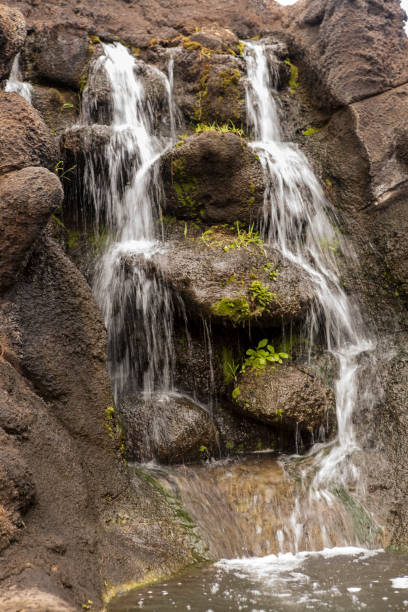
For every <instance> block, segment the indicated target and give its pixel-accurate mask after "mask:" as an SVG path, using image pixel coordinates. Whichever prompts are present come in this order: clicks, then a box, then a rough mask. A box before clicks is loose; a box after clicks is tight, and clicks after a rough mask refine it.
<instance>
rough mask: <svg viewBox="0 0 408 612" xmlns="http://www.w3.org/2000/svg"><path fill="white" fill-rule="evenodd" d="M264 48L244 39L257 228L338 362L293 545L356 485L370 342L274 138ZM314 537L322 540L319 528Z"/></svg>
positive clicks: (300, 171)
mask: <svg viewBox="0 0 408 612" xmlns="http://www.w3.org/2000/svg"><path fill="white" fill-rule="evenodd" d="M268 54H269V57H270V59H272V62H273V48H272V47H268V45H266V44H263V43H247V44H246V51H245V59H246V63H247V72H248V85H247V108H248V121H249V124H250V126H251V128H252V131H253V136H254V140H253V142H252V143H251V146H252V147H253V149H254V150H255V151H256V153H257V154H258V155H259V158H260V160H261V163H262V165H263V168H264V172H265V177H266V180H267V188H266V191H265V197H264V218H263V233H264V237H265V240H267V241H268V242H269V243H270V244H272V245H273V246H274V247H276V248H277V249H279V251H280V252H281V253H282V255H283V256H284V257H285V258H286V259H288V260H289V261H290V262H292V263H294V264H296V265H298V266H300V267H301V268H302V269H303V270H304V272H305V274H306V275H307V277H308V278H310V281H311V283H312V285H313V287H314V291H315V296H316V299H315V305H314V306H313V308H312V310H311V312H310V315H309V320H308V328H309V335H310V340H311V341H313V339H314V338H315V337H316V335H317V334H318V333H319V331H320V327H321V325H323V332H324V336H325V342H326V346H327V350H328V351H329V352H330V353H331V354H332V355H333V356H334V357H335V358H336V360H337V362H338V378H337V382H336V389H335V391H336V413H337V425H338V434H337V439H336V440H335V441H334V442H333V443H331V444H330V445H325V447H324V449H321V450H320V451H319V452H317V453H316V450H317V449H318V448H319V447H317V448H315V449H313V450H312V453H314V454H315V457H314V463H313V467H312V468H311V469H312V472H310V470H306V472H305V474H304V477H305V479H307V480H308V484H309V485H310V486H309V489H308V491H309V493H308V496H307V497H308V499H307V506H308V507H306V506H305V505H303V507H302V508H299V505H298V506H297V509H295V512H294V514H293V516H292V523H293V529H292V538H291V539H292V541H293V539H294V541H295V543H296V542H297V541H298V540H299V531H301V528H302V523H303V522H304V521H305V516H304V515H307V514H310V513H312V512H313V511H316V512H317V511H319V510H318V508H319V505H320V507H321V503H322V501H323V503H324V502H325V501H326V503H327V504H329V505H333V503H334V501H335V500H334V498H333V495H332V493H331V492H330V491H329V490H328V489H329V488H333V487H335V486H337V487H338V486H342V487H347V486H349V485H351V486H353V487H356V486H357V484H358V483H357V480H358V470H357V468H356V466H355V465H354V463H353V454H354V453H355V451H357V450H358V443H357V440H356V436H355V432H354V429H353V422H352V415H353V410H354V408H355V406H356V403H357V400H358V397H357V391H358V385H359V377H360V373H361V367H360V366H359V357H360V356H361V355H362V354H363V353H365V352H368V351H372V350H373V348H374V344H373V342H372V341H371V340H369V339H368V338H367V336H366V333H365V331H364V327H363V323H362V320H361V316H360V313H359V311H358V308H357V307H356V306H355V305H354V304H353V303H352V301H351V300H350V299H349V298H348V296H347V295H346V294H345V292H344V290H343V289H342V286H341V282H340V274H339V271H338V267H337V263H336V260H335V256H334V253H333V251H334V250H339V249H340V248H341V239H340V237H339V235H338V234H337V232H336V231H335V230H334V229H333V226H332V224H331V223H330V221H329V214H330V215H331V216H333V215H332V212H331V211H330V208H329V204H328V202H327V200H326V198H325V196H324V193H323V191H322V188H321V186H320V184H319V182H318V180H317V178H316V176H315V175H314V173H313V171H312V169H311V167H310V165H309V164H308V162H307V160H306V158H305V156H304V155H303V154H302V153H301V152H300V151H299V150H298V148H297V147H296V146H295V145H293V144H291V143H288V142H284V141H283V140H282V136H281V129H280V121H279V115H278V106H277V103H276V102H275V98H274V89H275V87H276V85H277V81H276V79H277V74H276V73H275V74H273V70H271V69H270V62H268ZM271 73H272V74H271ZM349 252H350V251H349V249H348V253H349ZM310 474H312V476H310ZM325 489H326V490H325ZM315 504H316V507H315V508H314V505H315ZM288 531H289V529H288ZM293 533H295V536H294V537H293ZM321 540H322V543H323V544H324V545H330V541H327V538H326V535H325V534H324V532H322V537H321ZM345 543H346V542H345ZM295 548H296V549H297V545H296V546H295Z"/></svg>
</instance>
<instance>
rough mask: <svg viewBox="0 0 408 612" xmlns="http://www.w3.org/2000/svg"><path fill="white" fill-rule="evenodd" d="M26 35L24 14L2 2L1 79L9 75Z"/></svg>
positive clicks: (0, 34) (0, 25)
mask: <svg viewBox="0 0 408 612" xmlns="http://www.w3.org/2000/svg"><path fill="white" fill-rule="evenodd" d="M25 37H26V24H25V20H24V17H23V15H22V14H21V13H20V11H19V10H18V9H16V8H14V7H8V6H5V5H4V4H0V81H1V80H2V79H4V78H6V77H7V76H8V75H9V72H10V70H11V64H12V63H13V59H14V57H15V55H17V53H18V52H19V51H20V49H21V47H22V46H23V44H24V40H25Z"/></svg>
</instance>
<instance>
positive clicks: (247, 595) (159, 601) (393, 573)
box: [109, 547, 408, 612]
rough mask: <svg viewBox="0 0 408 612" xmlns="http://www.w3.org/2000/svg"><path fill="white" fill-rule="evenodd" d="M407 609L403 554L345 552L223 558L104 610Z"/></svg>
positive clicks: (280, 611) (406, 564)
mask: <svg viewBox="0 0 408 612" xmlns="http://www.w3.org/2000/svg"><path fill="white" fill-rule="evenodd" d="M172 609H174V610H191V611H192V612H225V611H228V610H234V611H237V610H248V611H251V612H271V611H273V612H290V611H299V612H300V611H302V610H335V611H336V612H342V611H344V612H347V611H349V610H367V611H369V612H385V611H388V610H392V611H398V610H408V556H407V555H400V554H396V553H389V552H384V551H368V550H365V549H359V548H353V547H346V548H334V549H325V550H323V551H320V552H316V553H306V552H305V553H302V552H300V553H298V554H296V555H294V554H291V553H287V554H281V555H269V556H267V557H259V558H257V557H254V558H250V559H232V560H231V559H230V560H221V561H219V562H218V563H216V564H214V565H211V566H208V567H205V568H202V569H195V570H191V571H188V572H184V573H182V574H180V575H179V576H177V577H174V578H172V579H170V580H167V581H164V582H162V583H157V584H154V585H151V586H149V587H144V588H141V589H137V590H134V591H132V592H130V593H127V594H126V595H122V596H118V597H117V598H116V599H115V600H113V601H112V603H111V604H110V606H109V612H130V611H133V610H150V611H154V612H164V611H168V610H172Z"/></svg>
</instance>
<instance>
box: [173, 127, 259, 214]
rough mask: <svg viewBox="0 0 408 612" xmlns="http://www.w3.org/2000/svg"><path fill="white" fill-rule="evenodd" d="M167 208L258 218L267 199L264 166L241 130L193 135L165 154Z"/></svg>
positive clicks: (181, 211)
mask: <svg viewBox="0 0 408 612" xmlns="http://www.w3.org/2000/svg"><path fill="white" fill-rule="evenodd" d="M162 169H163V180H164V190H165V195H166V201H165V203H164V210H165V212H166V214H170V215H175V216H176V217H179V218H182V219H202V220H206V221H210V222H215V223H234V222H235V221H241V222H244V223H251V222H254V221H256V220H257V219H258V218H259V216H260V214H261V209H262V204H263V193H264V178H263V171H262V167H261V164H260V162H259V160H258V159H257V157H256V155H255V153H254V152H253V151H252V150H251V149H250V148H249V147H248V146H247V144H246V143H245V141H244V140H243V139H242V138H241V137H240V136H238V135H237V134H234V133H231V132H227V133H219V132H216V131H208V132H203V133H201V134H195V135H193V136H191V137H188V138H187V139H186V140H185V141H184V142H182V143H180V144H179V145H177V146H176V147H175V148H173V149H172V150H171V151H169V152H168V153H167V154H165V155H164V157H163V160H162Z"/></svg>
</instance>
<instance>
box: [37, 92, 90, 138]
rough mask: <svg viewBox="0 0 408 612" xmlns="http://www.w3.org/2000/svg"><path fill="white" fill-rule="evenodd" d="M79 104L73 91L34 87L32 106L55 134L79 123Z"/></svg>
mask: <svg viewBox="0 0 408 612" xmlns="http://www.w3.org/2000/svg"><path fill="white" fill-rule="evenodd" d="M78 104H79V102H78V97H77V95H76V94H75V93H74V92H73V91H69V90H58V89H56V88H55V87H43V86H40V85H34V86H33V92H32V105H33V106H34V108H35V109H36V110H37V111H38V112H39V113H40V115H41V117H42V119H43V121H44V123H45V124H46V125H47V127H48V128H49V129H50V130H51V131H52V132H53V133H56V134H59V133H60V132H62V131H63V130H65V129H67V128H69V127H71V126H72V125H73V124H74V123H76V122H77V120H78Z"/></svg>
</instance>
